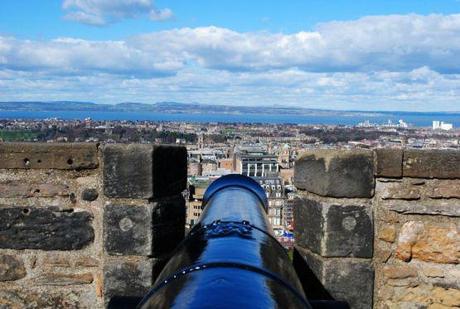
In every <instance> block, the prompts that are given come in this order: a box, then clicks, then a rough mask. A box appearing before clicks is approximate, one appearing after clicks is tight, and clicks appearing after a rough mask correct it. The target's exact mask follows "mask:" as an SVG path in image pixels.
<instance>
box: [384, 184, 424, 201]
mask: <svg viewBox="0 0 460 309" xmlns="http://www.w3.org/2000/svg"><path fill="white" fill-rule="evenodd" d="M381 197H382V199H383V200H407V201H411V200H419V199H420V197H421V193H420V188H419V187H418V186H413V185H410V184H407V183H406V184H401V185H399V184H398V185H393V186H389V187H387V188H386V189H385V190H384V191H383V192H382V195H381Z"/></svg>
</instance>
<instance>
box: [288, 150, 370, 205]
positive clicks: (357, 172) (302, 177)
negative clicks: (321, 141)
mask: <svg viewBox="0 0 460 309" xmlns="http://www.w3.org/2000/svg"><path fill="white" fill-rule="evenodd" d="M294 184H295V185H296V187H297V188H299V189H302V190H306V191H309V192H312V193H315V194H318V195H321V196H328V197H372V196H373V194H374V159H373V152H372V151H369V150H353V151H349V150H329V149H328V150H314V151H309V152H307V153H305V154H304V155H303V156H302V157H301V158H300V159H298V160H297V162H296V165H295V169H294Z"/></svg>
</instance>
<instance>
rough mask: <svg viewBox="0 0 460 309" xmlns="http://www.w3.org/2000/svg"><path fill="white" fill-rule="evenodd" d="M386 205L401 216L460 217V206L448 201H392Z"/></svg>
mask: <svg viewBox="0 0 460 309" xmlns="http://www.w3.org/2000/svg"><path fill="white" fill-rule="evenodd" d="M385 205H386V207H388V209H389V210H392V211H395V212H397V213H401V214H415V215H441V216H449V217H460V207H459V204H457V203H451V202H448V201H426V200H425V201H413V202H408V201H391V202H388V203H386V204H385Z"/></svg>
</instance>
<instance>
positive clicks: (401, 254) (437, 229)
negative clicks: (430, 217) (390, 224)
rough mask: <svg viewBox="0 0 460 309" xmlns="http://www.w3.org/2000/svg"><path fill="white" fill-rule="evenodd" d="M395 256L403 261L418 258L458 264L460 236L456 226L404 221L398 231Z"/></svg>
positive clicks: (459, 260) (459, 258)
mask: <svg viewBox="0 0 460 309" xmlns="http://www.w3.org/2000/svg"><path fill="white" fill-rule="evenodd" d="M396 257H397V258H399V259H401V260H403V261H406V262H407V261H410V260H411V259H418V260H422V261H427V262H435V263H449V264H458V263H459V262H460V237H459V234H458V230H457V227H456V226H455V225H453V224H450V225H435V224H428V223H423V222H421V221H409V222H406V223H405V224H404V225H403V226H402V228H401V231H400V233H399V237H398V247H397V249H396Z"/></svg>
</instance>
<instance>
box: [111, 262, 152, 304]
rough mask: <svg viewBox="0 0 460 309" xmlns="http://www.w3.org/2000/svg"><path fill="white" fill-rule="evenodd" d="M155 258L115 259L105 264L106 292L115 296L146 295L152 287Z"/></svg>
mask: <svg viewBox="0 0 460 309" xmlns="http://www.w3.org/2000/svg"><path fill="white" fill-rule="evenodd" d="M154 264H155V260H153V259H134V258H130V259H119V258H118V259H113V260H108V261H106V262H105V265H104V294H105V296H106V299H107V300H108V299H110V298H112V297H114V296H144V295H145V294H146V293H147V292H148V291H149V289H150V288H151V287H152V284H153V281H154V279H153V278H152V273H153V268H154Z"/></svg>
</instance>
